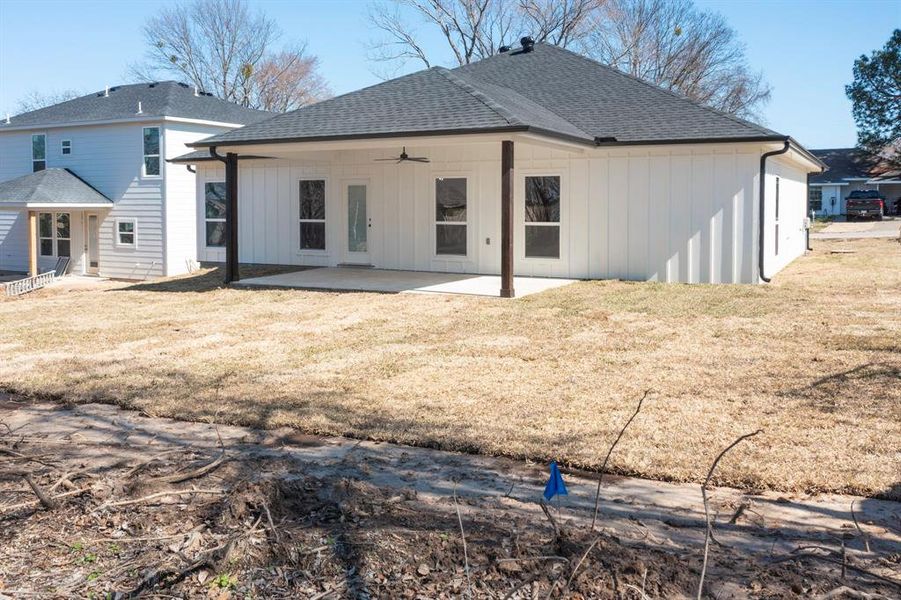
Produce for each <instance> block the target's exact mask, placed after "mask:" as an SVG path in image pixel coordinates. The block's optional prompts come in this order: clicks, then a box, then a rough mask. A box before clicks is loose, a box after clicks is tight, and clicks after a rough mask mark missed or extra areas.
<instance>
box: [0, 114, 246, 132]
mask: <svg viewBox="0 0 901 600" xmlns="http://www.w3.org/2000/svg"><path fill="white" fill-rule="evenodd" d="M160 122H164V123H190V124H192V125H211V126H214V127H227V128H229V129H237V128H239V127H244V125H243V124H241V123H224V122H222V121H207V120H205V119H189V118H186V117H151V116H144V117H137V116H136V117H131V118H127V119H100V120H95V121H73V122H70V123H48V124H46V125H40V124H36V125H18V126H16V125H8V126H7V125H2V124H0V133H3V132H5V131H38V130H41V131H43V130H46V129H61V128H65V127H90V126H92V125H117V124H119V123H160Z"/></svg>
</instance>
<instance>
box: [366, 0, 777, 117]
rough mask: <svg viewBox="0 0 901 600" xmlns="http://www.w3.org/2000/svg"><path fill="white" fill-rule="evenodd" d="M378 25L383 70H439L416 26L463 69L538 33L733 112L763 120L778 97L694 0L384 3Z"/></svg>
mask: <svg viewBox="0 0 901 600" xmlns="http://www.w3.org/2000/svg"><path fill="white" fill-rule="evenodd" d="M370 18H371V21H372V23H373V25H374V26H375V27H376V28H377V29H378V30H379V31H380V32H381V33H382V34H383V37H382V38H381V39H380V40H378V41H377V42H376V43H374V44H373V50H374V53H373V55H372V56H371V58H373V59H374V60H375V61H377V62H379V63H383V64H384V63H388V64H393V65H399V64H402V63H405V62H407V61H409V60H411V59H412V60H415V61H419V62H421V63H422V64H424V65H425V66H427V67H429V66H432V64H433V62H434V59H433V58H432V57H431V56H430V55H429V53H428V52H427V50H426V46H425V45H424V44H423V43H422V38H421V36H420V32H419V31H418V29H417V28H416V27H415V26H414V25H411V24H410V20H416V21H418V22H419V24H420V25H424V26H425V27H426V28H431V29H433V30H434V29H437V30H438V31H439V32H440V34H441V36H442V38H443V41H444V42H445V44H444V45H445V46H446V47H447V48H448V49H449V50H450V51H451V54H452V55H453V58H454V62H456V64H457V65H464V64H468V63H470V62H473V61H475V60H479V59H482V58H485V57H487V56H490V55H492V54H494V53H495V52H497V50H498V48H499V47H500V46H501V45H504V44H511V43H512V42H514V41H515V40H518V39H519V38H520V37H521V36H523V35H530V36H531V37H532V38H533V39H534V40H535V41H537V42H547V43H549V44H554V45H556V46H561V47H564V48H570V49H572V50H575V51H577V52H580V53H582V54H585V55H588V56H590V57H592V58H595V59H597V60H599V61H600V62H603V63H605V64H609V65H612V66H614V67H616V68H618V69H620V70H622V71H625V72H626V73H629V74H631V75H634V76H636V77H639V78H641V79H644V80H646V81H650V82H651V83H654V84H657V85H660V86H662V87H664V88H666V89H668V90H671V91H673V92H676V93H679V94H681V95H684V96H686V97H688V98H690V99H692V100H694V101H696V102H700V103H702V104H706V105H708V106H712V107H714V108H717V109H719V110H722V111H724V112H727V113H730V114H736V115H741V116H756V113H755V111H756V110H757V109H758V108H759V107H760V106H761V105H762V104H763V103H765V102H766V101H767V100H768V99H769V96H770V88H769V86H768V85H767V84H766V83H765V82H764V81H763V77H762V75H761V74H759V73H754V72H753V71H751V69H750V68H749V66H748V64H747V60H746V58H745V52H744V47H743V46H742V44H741V43H740V42H739V40H738V38H737V36H736V34H735V31H733V30H732V29H731V28H730V27H729V26H728V24H727V23H726V21H725V20H724V19H723V17H721V16H720V15H718V14H716V13H711V12H705V11H701V10H698V9H697V8H695V6H694V4H693V2H692V0H393V1H389V0H380V1H378V2H376V3H374V4H373V5H372V10H371V13H370Z"/></svg>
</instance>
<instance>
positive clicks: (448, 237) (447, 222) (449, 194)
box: [435, 177, 467, 256]
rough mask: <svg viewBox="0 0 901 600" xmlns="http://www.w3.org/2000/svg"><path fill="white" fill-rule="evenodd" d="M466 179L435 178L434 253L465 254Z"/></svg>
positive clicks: (447, 254)
mask: <svg viewBox="0 0 901 600" xmlns="http://www.w3.org/2000/svg"><path fill="white" fill-rule="evenodd" d="M466 201H467V198H466V179H465V178H464V177H439V178H437V179H436V180H435V254H437V255H440V256H466V237H467V236H466V229H467V228H466V222H467V221H466Z"/></svg>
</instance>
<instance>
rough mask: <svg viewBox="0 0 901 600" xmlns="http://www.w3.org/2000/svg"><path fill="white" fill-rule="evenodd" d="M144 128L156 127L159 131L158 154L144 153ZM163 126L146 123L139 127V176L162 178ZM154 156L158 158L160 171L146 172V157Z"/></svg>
mask: <svg viewBox="0 0 901 600" xmlns="http://www.w3.org/2000/svg"><path fill="white" fill-rule="evenodd" d="M146 129H156V130H157V131H158V132H159V136H158V139H159V145H160V153H159V154H144V131H145V130H146ZM162 153H163V128H162V127H160V126H159V125H146V126H144V127H142V128H141V177H143V178H144V179H162V178H163V154H162ZM153 156H156V157H157V158H159V159H160V172H159V173H158V174H156V175H148V174H147V158H148V157H153Z"/></svg>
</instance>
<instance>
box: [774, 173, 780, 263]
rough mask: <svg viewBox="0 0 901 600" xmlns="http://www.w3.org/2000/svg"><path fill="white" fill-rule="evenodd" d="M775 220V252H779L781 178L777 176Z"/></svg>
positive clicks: (776, 253)
mask: <svg viewBox="0 0 901 600" xmlns="http://www.w3.org/2000/svg"><path fill="white" fill-rule="evenodd" d="M775 221H776V247H775V251H774V252H773V254H775V255H778V254H779V178H778V177H777V178H776V211H775Z"/></svg>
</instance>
